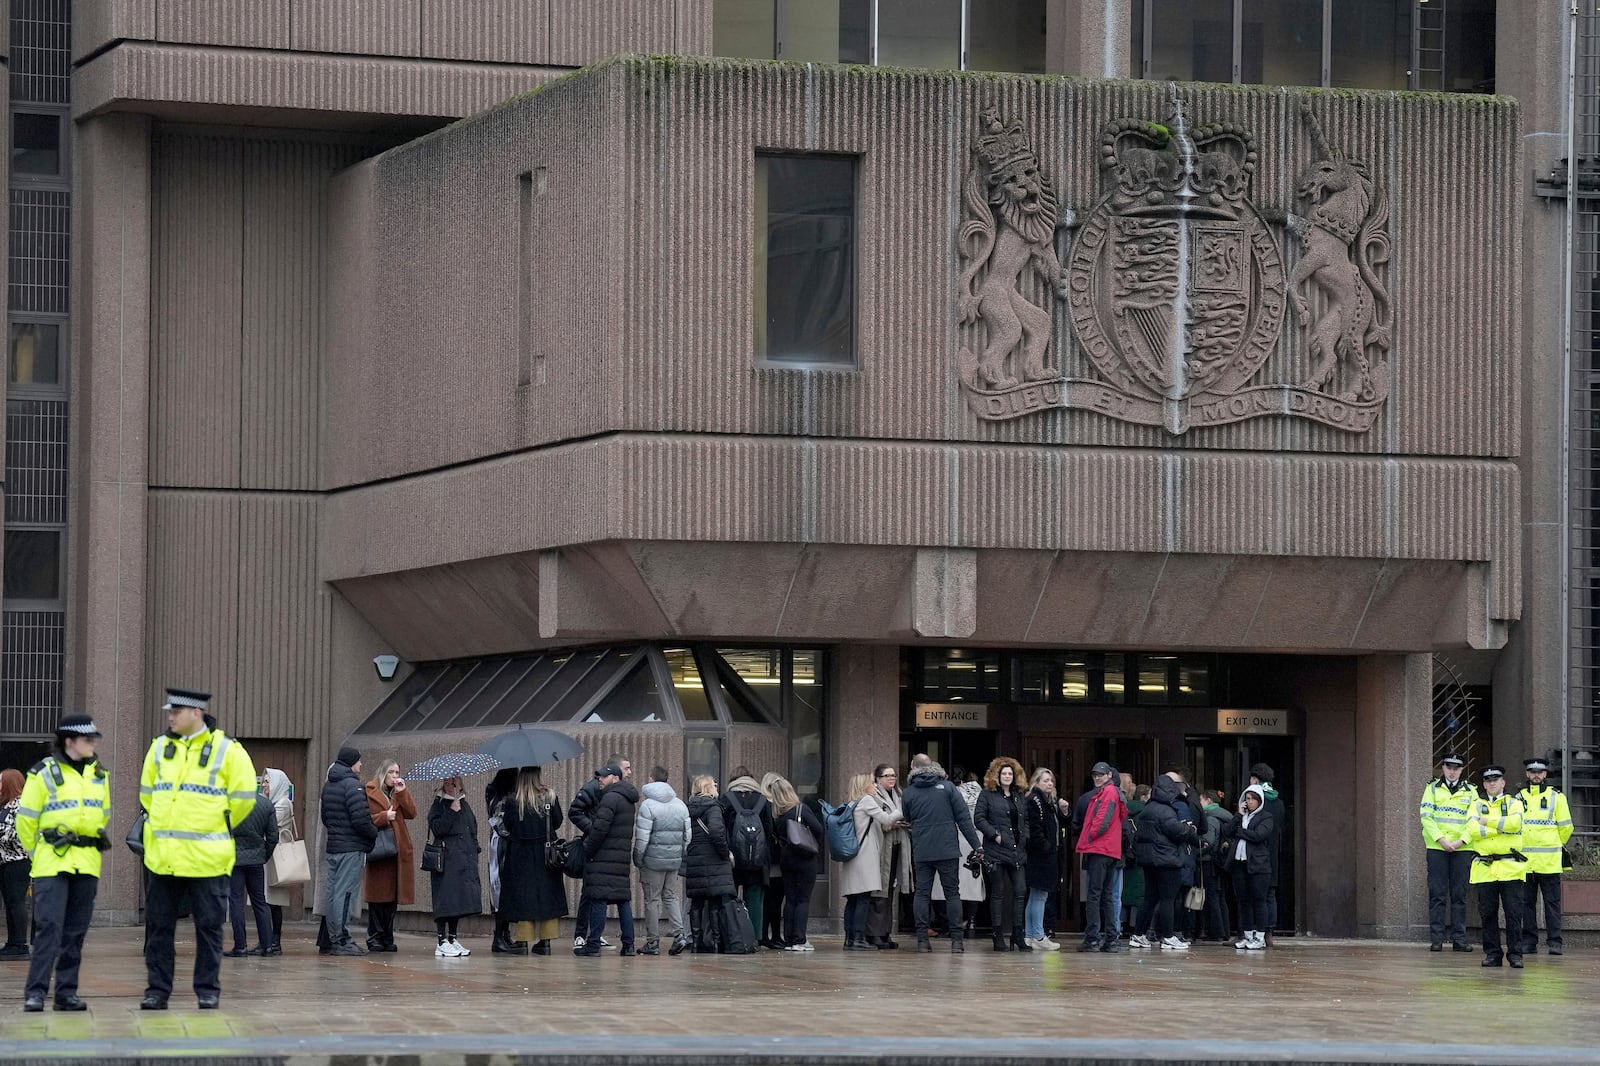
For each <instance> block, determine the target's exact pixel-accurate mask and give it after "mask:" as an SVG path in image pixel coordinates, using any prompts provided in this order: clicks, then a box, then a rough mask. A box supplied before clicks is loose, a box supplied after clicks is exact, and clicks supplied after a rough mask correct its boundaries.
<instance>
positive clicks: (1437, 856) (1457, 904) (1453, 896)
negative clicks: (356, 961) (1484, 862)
mask: <svg viewBox="0 0 1600 1066" xmlns="http://www.w3.org/2000/svg"><path fill="white" fill-rule="evenodd" d="M1464 766H1466V760H1464V759H1462V758H1461V756H1459V755H1456V754H1454V753H1451V754H1449V755H1446V756H1445V757H1444V758H1442V759H1440V760H1439V776H1438V777H1436V778H1434V779H1433V780H1432V781H1429V782H1428V785H1427V787H1426V788H1424V789H1423V790H1422V842H1423V843H1424V844H1426V845H1427V847H1428V940H1429V944H1428V948H1429V950H1430V951H1443V950H1444V938H1445V933H1446V932H1448V933H1449V934H1450V946H1451V948H1452V950H1455V951H1471V950H1472V948H1471V947H1470V946H1469V945H1468V944H1467V881H1468V876H1469V874H1470V872H1471V868H1472V853H1471V851H1470V850H1467V851H1463V850H1462V849H1461V845H1460V844H1459V843H1457V841H1458V840H1459V838H1460V836H1461V830H1462V829H1463V828H1464V827H1465V826H1466V824H1467V807H1468V806H1469V805H1470V804H1472V803H1473V802H1475V801H1476V800H1477V798H1478V791H1477V789H1475V788H1473V787H1472V786H1471V785H1469V784H1468V783H1467V782H1466V781H1464V780H1463V779H1462V777H1461V770H1462V768H1463V767H1464ZM1447 904H1448V907H1449V910H1448V926H1447V924H1446V918H1447V912H1446V905H1447Z"/></svg>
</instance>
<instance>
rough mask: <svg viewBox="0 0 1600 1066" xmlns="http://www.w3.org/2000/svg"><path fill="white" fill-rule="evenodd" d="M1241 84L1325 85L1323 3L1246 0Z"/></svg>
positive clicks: (1317, 0) (1313, 0)
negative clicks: (1323, 82) (1323, 73)
mask: <svg viewBox="0 0 1600 1066" xmlns="http://www.w3.org/2000/svg"><path fill="white" fill-rule="evenodd" d="M1243 16H1244V18H1243V23H1242V25H1241V26H1240V27H1239V50H1240V53H1241V54H1240V56H1239V68H1240V70H1239V80H1240V81H1243V82H1248V83H1250V84H1253V85H1259V84H1263V83H1264V84H1267V85H1321V84H1322V0H1245V3H1244V11H1243Z"/></svg>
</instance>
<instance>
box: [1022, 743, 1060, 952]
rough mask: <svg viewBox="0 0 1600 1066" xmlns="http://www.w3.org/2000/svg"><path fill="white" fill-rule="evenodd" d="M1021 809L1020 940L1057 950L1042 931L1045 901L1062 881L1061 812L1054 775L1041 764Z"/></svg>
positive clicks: (1041, 947) (1043, 948)
mask: <svg viewBox="0 0 1600 1066" xmlns="http://www.w3.org/2000/svg"><path fill="white" fill-rule="evenodd" d="M1031 785H1032V787H1031V788H1030V789H1029V790H1028V797H1027V803H1026V806H1025V807H1024V811H1025V813H1026V814H1027V819H1028V824H1027V830H1026V832H1027V841H1026V843H1025V844H1024V848H1023V850H1024V852H1025V853H1026V862H1025V870H1024V873H1025V879H1026V881H1027V883H1028V902H1027V909H1026V912H1025V915H1024V920H1025V925H1026V928H1025V930H1024V932H1023V943H1025V944H1027V945H1028V947H1030V948H1032V949H1033V950H1035V951H1060V950H1061V945H1060V944H1058V943H1056V942H1055V941H1054V940H1051V939H1049V938H1047V937H1046V936H1045V935H1044V905H1045V902H1046V901H1047V900H1048V899H1049V897H1050V893H1052V892H1054V891H1056V889H1057V888H1058V887H1059V886H1060V883H1061V866H1060V861H1061V860H1060V854H1061V812H1060V810H1059V809H1057V806H1056V803H1057V800H1056V775H1055V773H1054V771H1052V770H1049V769H1047V768H1045V767H1043V766H1041V767H1039V768H1038V769H1037V770H1035V771H1034V772H1033V779H1032V781H1031Z"/></svg>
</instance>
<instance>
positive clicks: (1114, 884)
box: [1111, 864, 1123, 938]
mask: <svg viewBox="0 0 1600 1066" xmlns="http://www.w3.org/2000/svg"><path fill="white" fill-rule="evenodd" d="M1122 869H1123V868H1122V866H1121V865H1120V864H1119V865H1118V866H1117V875H1116V877H1114V878H1112V881H1111V896H1112V898H1113V899H1115V900H1116V901H1117V908H1116V911H1115V912H1114V914H1115V918H1114V920H1113V921H1112V923H1111V928H1112V931H1113V934H1114V935H1115V936H1117V937H1119V938H1120V937H1121V936H1122Z"/></svg>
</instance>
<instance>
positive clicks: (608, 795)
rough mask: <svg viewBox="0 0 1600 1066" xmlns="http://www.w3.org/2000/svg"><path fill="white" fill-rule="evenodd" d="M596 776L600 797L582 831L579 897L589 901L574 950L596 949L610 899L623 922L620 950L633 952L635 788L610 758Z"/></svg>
mask: <svg viewBox="0 0 1600 1066" xmlns="http://www.w3.org/2000/svg"><path fill="white" fill-rule="evenodd" d="M595 780H596V781H598V782H599V784H600V799H599V800H598V801H597V802H596V803H595V804H594V807H593V808H592V812H591V814H590V817H589V830H588V832H586V833H585V834H584V835H583V896H584V898H585V899H587V900H588V901H589V902H588V908H589V937H588V942H587V943H585V944H584V946H583V947H581V948H575V949H574V950H573V954H574V955H580V956H586V957H593V956H595V955H598V954H600V934H602V933H604V932H605V928H606V907H607V906H608V905H609V904H612V903H615V904H616V905H617V923H618V924H619V925H621V926H622V953H623V954H624V955H634V954H637V952H635V951H634V948H633V822H634V811H635V809H636V808H637V807H638V804H639V790H638V789H636V788H634V787H633V784H632V782H630V781H625V780H623V776H622V767H620V766H618V765H616V764H615V763H612V764H610V765H607V766H602V767H601V768H600V770H599V771H598V772H597V773H596V775H595Z"/></svg>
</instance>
